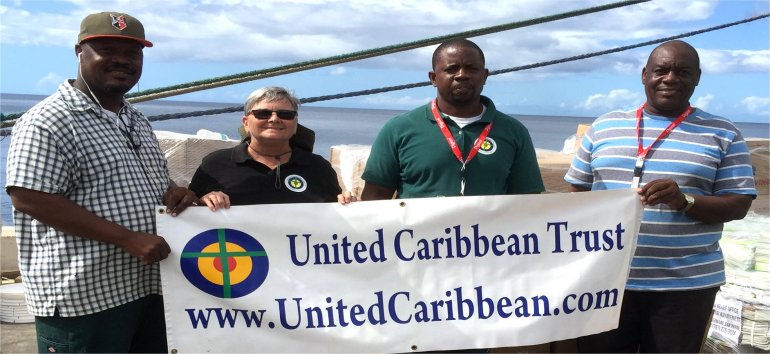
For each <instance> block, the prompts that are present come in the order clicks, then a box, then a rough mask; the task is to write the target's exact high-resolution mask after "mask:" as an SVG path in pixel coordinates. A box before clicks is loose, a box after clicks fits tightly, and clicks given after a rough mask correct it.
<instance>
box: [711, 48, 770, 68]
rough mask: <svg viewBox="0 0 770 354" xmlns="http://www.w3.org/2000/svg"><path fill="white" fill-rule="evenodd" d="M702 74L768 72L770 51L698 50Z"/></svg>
mask: <svg viewBox="0 0 770 354" xmlns="http://www.w3.org/2000/svg"><path fill="white" fill-rule="evenodd" d="M698 55H699V56H700V62H701V69H702V70H703V73H704V74H711V73H714V74H722V73H735V72H762V73H768V72H770V50H767V49H765V50H710V49H699V50H698Z"/></svg>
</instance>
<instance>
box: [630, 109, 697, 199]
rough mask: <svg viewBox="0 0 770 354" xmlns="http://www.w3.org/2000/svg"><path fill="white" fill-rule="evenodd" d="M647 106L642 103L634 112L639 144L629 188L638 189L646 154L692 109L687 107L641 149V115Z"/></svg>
mask: <svg viewBox="0 0 770 354" xmlns="http://www.w3.org/2000/svg"><path fill="white" fill-rule="evenodd" d="M646 105H647V102H645V103H643V104H642V105H641V106H640V107H639V109H637V110H636V139H637V141H638V143H639V145H638V148H637V150H636V164H635V165H634V178H633V179H632V180H631V188H638V187H639V181H640V179H641V177H642V167H644V159H645V158H647V154H648V153H649V152H650V150H652V147H653V146H654V145H655V144H656V143H657V142H658V141H659V140H661V139H663V138H665V137H666V136H668V134H670V133H671V131H672V130H674V128H676V127H677V126H678V125H679V124H680V123H682V122H683V121H684V119H685V118H687V116H689V115H690V113H692V107H691V106H687V109H685V110H684V112H683V113H682V114H681V115H680V116H679V117H677V118H676V119H675V120H674V121H673V122H671V124H669V125H668V127H666V129H664V130H663V131H662V132H661V133H660V135H658V137H657V138H655V141H653V142H652V144H650V145H649V146H647V148H643V147H642V132H641V125H642V114H643V113H644V107H645V106H646Z"/></svg>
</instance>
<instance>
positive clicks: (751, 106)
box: [741, 96, 770, 116]
mask: <svg viewBox="0 0 770 354" xmlns="http://www.w3.org/2000/svg"><path fill="white" fill-rule="evenodd" d="M741 104H742V105H743V107H744V108H746V110H747V111H748V112H749V113H751V114H757V115H764V116H767V115H768V114H770V97H757V96H749V97H746V98H744V99H743V100H741Z"/></svg>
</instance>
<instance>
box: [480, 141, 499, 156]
mask: <svg viewBox="0 0 770 354" xmlns="http://www.w3.org/2000/svg"><path fill="white" fill-rule="evenodd" d="M495 151H497V142H495V140H494V139H492V138H490V137H486V138H485V139H484V142H483V143H481V146H480V147H479V153H480V154H484V155H492V154H494V153H495Z"/></svg>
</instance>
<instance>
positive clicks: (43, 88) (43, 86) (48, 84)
mask: <svg viewBox="0 0 770 354" xmlns="http://www.w3.org/2000/svg"><path fill="white" fill-rule="evenodd" d="M62 82H64V76H61V75H59V74H56V73H48V75H46V76H44V77H42V78H41V79H40V80H37V82H36V83H35V87H37V89H38V90H39V91H40V92H51V91H55V90H56V88H57V87H59V84H61V83H62Z"/></svg>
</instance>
